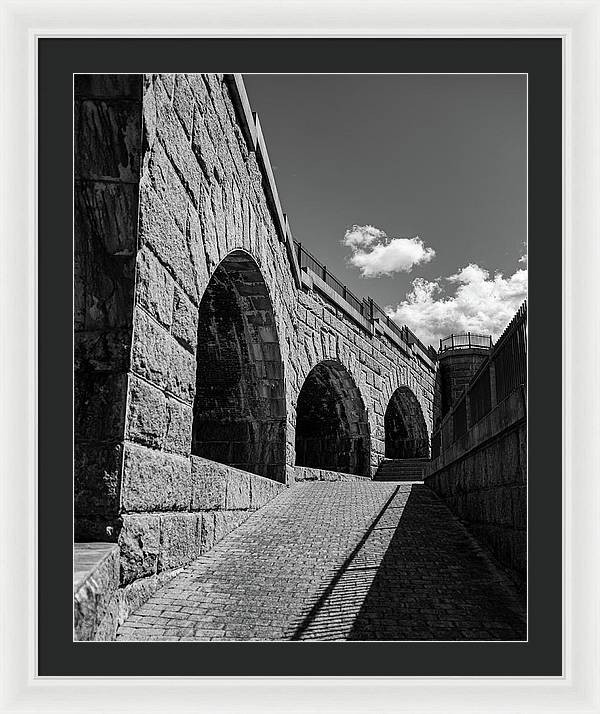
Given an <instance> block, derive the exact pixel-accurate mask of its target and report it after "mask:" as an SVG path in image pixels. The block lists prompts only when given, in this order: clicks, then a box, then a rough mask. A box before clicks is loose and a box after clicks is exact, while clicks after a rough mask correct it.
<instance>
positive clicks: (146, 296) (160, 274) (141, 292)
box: [136, 247, 175, 327]
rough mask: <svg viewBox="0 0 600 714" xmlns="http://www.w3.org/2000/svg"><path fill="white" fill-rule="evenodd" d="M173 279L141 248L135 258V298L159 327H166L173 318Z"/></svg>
mask: <svg viewBox="0 0 600 714" xmlns="http://www.w3.org/2000/svg"><path fill="white" fill-rule="evenodd" d="M174 291H175V283H174V281H173V278H172V277H171V276H170V275H169V273H168V272H167V271H166V270H165V268H164V267H163V266H162V265H161V264H160V262H159V261H158V259H157V258H156V257H155V256H154V254H153V253H152V252H151V251H150V250H148V248H146V247H144V248H142V249H141V250H140V251H139V253H138V258H137V286H136V297H137V300H138V303H139V304H140V305H142V307H144V308H145V309H146V310H147V311H148V312H149V313H150V315H152V317H154V318H155V319H156V320H157V321H158V322H160V323H161V325H164V326H165V327H168V326H169V325H170V324H171V321H172V318H173V294H174Z"/></svg>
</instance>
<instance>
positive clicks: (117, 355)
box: [74, 75, 142, 540]
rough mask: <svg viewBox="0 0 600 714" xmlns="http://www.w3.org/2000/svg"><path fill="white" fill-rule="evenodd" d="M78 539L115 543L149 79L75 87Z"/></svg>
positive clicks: (99, 78)
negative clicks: (144, 107)
mask: <svg viewBox="0 0 600 714" xmlns="http://www.w3.org/2000/svg"><path fill="white" fill-rule="evenodd" d="M74 128H75V137H74V138H75V162H74V169H75V179H74V218H75V225H74V241H75V250H74V281H75V290H74V332H75V335H74V361H75V400H74V401H75V410H74V411H75V429H74V431H75V537H76V539H78V540H102V539H110V538H111V536H112V537H114V536H115V534H116V533H117V532H118V526H119V496H120V483H121V476H122V463H123V443H124V437H125V412H126V403H127V388H128V374H129V370H130V352H131V334H132V327H133V304H134V272H135V263H136V251H137V211H138V194H139V177H140V155H141V141H142V77H141V76H128V75H93V76H83V75H80V76H77V77H76V80H75V106H74Z"/></svg>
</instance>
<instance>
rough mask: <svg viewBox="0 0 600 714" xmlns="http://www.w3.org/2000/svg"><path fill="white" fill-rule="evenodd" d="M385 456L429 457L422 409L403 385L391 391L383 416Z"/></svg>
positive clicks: (389, 457) (396, 457)
mask: <svg viewBox="0 0 600 714" xmlns="http://www.w3.org/2000/svg"><path fill="white" fill-rule="evenodd" d="M384 428H385V457H386V458H387V459H416V458H427V457H428V456H429V436H428V433H427V423H426V421H425V417H424V415H423V410H422V408H421V405H420V403H419V400H418V399H417V397H416V396H415V393H414V392H413V391H412V389H410V388H409V387H406V386H401V387H398V388H397V389H396V390H395V391H394V393H393V394H392V396H391V398H390V401H389V403H388V406H387V409H386V410H385V415H384Z"/></svg>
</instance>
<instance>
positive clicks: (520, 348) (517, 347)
mask: <svg viewBox="0 0 600 714" xmlns="http://www.w3.org/2000/svg"><path fill="white" fill-rule="evenodd" d="M493 360H494V365H495V370H496V401H498V402H501V401H502V400H503V399H506V397H508V395H509V394H510V393H511V392H513V391H514V390H515V389H517V387H519V386H520V385H522V384H523V385H527V303H523V305H521V307H520V308H519V310H518V311H517V314H516V315H515V316H514V317H513V319H512V320H511V321H510V323H509V324H508V327H507V328H506V329H505V330H504V332H503V333H502V335H501V336H500V339H499V340H498V343H497V344H496V348H495V349H494V354H493Z"/></svg>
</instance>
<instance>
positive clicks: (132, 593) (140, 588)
mask: <svg viewBox="0 0 600 714" xmlns="http://www.w3.org/2000/svg"><path fill="white" fill-rule="evenodd" d="M181 570H182V569H181V568H175V569H173V570H167V571H165V572H162V573H157V574H156V575H150V576H148V577H147V578H140V579H139V580H136V581H135V582H133V583H131V584H130V585H125V586H124V587H121V588H119V590H118V591H117V595H118V605H119V610H118V622H119V624H123V622H125V620H126V619H127V618H128V617H129V615H131V614H132V613H134V612H135V611H136V610H137V609H138V608H139V607H140V606H141V605H143V604H144V603H145V602H146V601H147V600H148V598H149V597H151V596H152V595H153V594H154V593H155V592H156V591H157V590H158V589H159V588H161V587H163V586H164V585H166V583H168V582H169V580H172V579H173V578H174V577H175V576H176V575H178V574H179V573H180V572H181Z"/></svg>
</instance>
